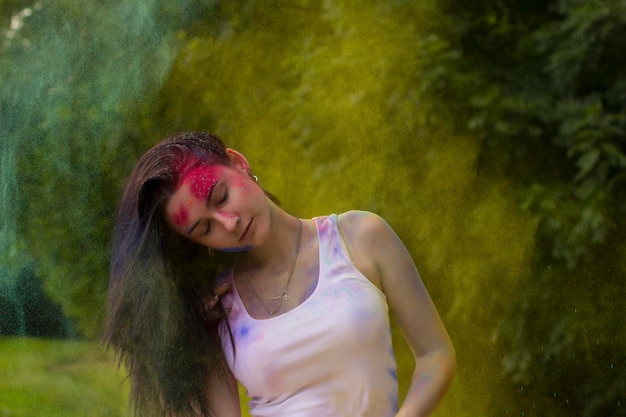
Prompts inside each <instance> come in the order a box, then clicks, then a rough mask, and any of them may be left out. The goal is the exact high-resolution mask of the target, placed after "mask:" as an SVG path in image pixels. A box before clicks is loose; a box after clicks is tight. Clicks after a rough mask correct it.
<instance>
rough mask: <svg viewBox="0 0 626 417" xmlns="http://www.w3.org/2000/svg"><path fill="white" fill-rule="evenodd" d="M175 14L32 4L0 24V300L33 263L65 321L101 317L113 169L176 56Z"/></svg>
mask: <svg viewBox="0 0 626 417" xmlns="http://www.w3.org/2000/svg"><path fill="white" fill-rule="evenodd" d="M23 3H24V2H23ZM186 6H189V5H185V3H184V2H182V3H180V4H179V5H178V6H177V7H169V8H168V6H167V5H163V4H160V3H159V2H156V1H121V2H73V1H57V2H54V3H45V2H31V3H26V4H25V5H24V6H23V7H21V8H20V7H18V6H17V5H16V6H14V7H15V8H16V9H15V10H14V11H12V13H11V14H10V15H8V14H5V15H4V16H3V23H4V25H3V26H2V28H1V30H2V38H1V43H0V44H1V48H2V49H1V50H0V68H1V69H0V82H1V85H2V91H1V93H0V94H1V96H0V99H1V101H2V106H1V115H0V118H1V120H2V122H1V124H0V138H1V140H2V144H1V151H2V154H1V156H0V158H1V159H0V161H1V165H0V169H1V170H2V171H1V174H2V176H1V178H0V193H1V197H2V201H1V202H0V208H1V211H0V233H1V234H0V249H1V252H0V253H1V261H2V265H3V266H4V268H5V269H3V274H2V277H1V279H2V286H1V288H3V289H5V290H6V291H5V292H4V293H3V297H9V298H10V297H14V293H15V291H14V290H12V289H11V288H13V287H14V286H15V285H14V281H15V279H16V278H15V277H16V276H17V274H18V272H19V271H20V270H21V269H22V268H24V267H25V265H27V264H29V263H30V262H32V261H33V260H34V261H35V262H36V264H37V274H38V275H39V276H41V277H42V278H43V279H44V282H45V286H46V288H47V290H48V292H49V293H50V294H51V295H52V296H53V298H54V299H55V300H56V301H57V302H59V303H61V304H62V305H64V307H65V310H66V313H67V314H69V315H70V316H73V317H76V316H80V315H85V314H84V313H86V312H87V311H89V308H87V311H84V310H83V309H82V308H80V307H79V305H80V304H83V305H85V304H89V303H94V304H95V305H97V306H100V307H101V306H103V302H104V300H103V299H102V296H103V294H104V293H105V288H106V279H105V277H106V268H107V264H108V246H107V245H108V236H107V235H108V234H109V233H110V232H109V230H107V229H110V227H109V226H110V218H109V217H110V214H111V212H112V210H113V208H114V201H113V200H114V198H116V194H115V193H116V192H117V190H118V182H119V179H120V178H121V177H122V176H123V175H125V173H126V169H127V164H120V163H119V162H120V159H119V158H120V157H121V156H122V155H123V154H124V153H129V152H132V142H131V141H130V140H129V138H130V137H132V135H133V131H132V125H131V121H134V119H133V118H134V114H136V113H137V111H138V109H139V108H140V107H141V106H142V103H143V101H144V100H146V99H148V100H149V97H150V95H151V94H153V93H152V92H153V91H155V89H158V87H159V85H160V84H161V81H162V79H163V77H164V75H165V74H166V73H167V71H168V69H169V66H170V64H171V62H172V60H173V57H174V56H175V49H176V41H175V34H174V30H175V28H176V27H177V25H181V24H184V21H185V14H190V13H191V14H190V15H189V16H188V17H191V16H192V15H193V13H192V10H187V9H186V8H185V7H186ZM128 126H131V128H129V127H128ZM133 156H134V155H133ZM85 276H92V277H94V279H92V280H91V281H86V280H85V279H82V278H83V277H85ZM12 294H13V295H12ZM89 294H93V296H92V297H91V299H85V297H86V296H87V297H89ZM100 310H101V308H100ZM87 315H88V316H91V317H92V318H91V321H92V322H91V323H89V324H83V323H79V326H80V327H81V328H82V330H83V331H84V332H86V333H87V334H93V333H94V330H97V327H98V324H97V321H98V320H99V319H100V318H101V317H102V312H99V313H98V314H96V315H95V316H94V315H93V314H87ZM90 328H91V329H90Z"/></svg>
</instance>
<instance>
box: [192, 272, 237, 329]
mask: <svg viewBox="0 0 626 417" xmlns="http://www.w3.org/2000/svg"><path fill="white" fill-rule="evenodd" d="M230 288H231V285H230V283H229V282H228V281H223V282H220V283H218V284H217V285H216V286H215V287H214V288H213V290H210V291H209V292H208V293H206V294H205V295H204V296H202V297H201V298H200V303H199V309H198V310H199V311H198V313H199V316H200V318H201V319H202V321H204V322H213V321H218V320H220V319H222V317H223V316H222V311H221V309H219V308H217V306H218V303H219V301H220V297H222V296H223V295H224V294H226V293H227V292H228V291H229V290H230ZM225 312H226V314H228V311H225Z"/></svg>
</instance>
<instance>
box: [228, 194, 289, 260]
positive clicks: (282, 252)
mask: <svg viewBox="0 0 626 417" xmlns="http://www.w3.org/2000/svg"><path fill="white" fill-rule="evenodd" d="M298 227H299V224H298V219H297V218H296V217H295V216H293V215H291V214H289V213H287V212H286V211H284V210H282V209H281V208H280V207H278V206H276V205H274V204H273V203H272V204H271V205H270V230H269V235H268V237H267V239H266V240H265V243H264V244H263V245H260V246H257V247H254V248H253V249H251V250H249V251H246V252H244V253H242V255H241V257H240V259H239V261H238V262H237V265H238V269H239V268H241V267H245V268H246V269H247V268H254V269H258V268H262V269H265V268H273V267H281V268H282V267H284V266H285V265H287V266H288V265H289V263H290V262H291V257H292V254H293V250H294V245H295V243H296V237H297V233H298Z"/></svg>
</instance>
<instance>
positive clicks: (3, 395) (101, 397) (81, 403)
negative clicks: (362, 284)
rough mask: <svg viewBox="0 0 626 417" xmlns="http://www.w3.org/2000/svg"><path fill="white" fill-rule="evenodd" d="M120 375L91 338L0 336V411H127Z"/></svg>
mask: <svg viewBox="0 0 626 417" xmlns="http://www.w3.org/2000/svg"><path fill="white" fill-rule="evenodd" d="M400 353H401V354H400V356H399V358H398V359H400V360H402V356H403V355H402V353H406V352H402V349H401V352H400ZM400 376H401V378H400V379H401V382H402V379H406V378H407V377H408V375H407V376H405V377H404V378H402V376H403V375H400ZM123 378H124V374H123V372H121V371H118V370H117V364H116V362H115V360H114V358H113V356H112V354H107V353H105V352H104V350H103V349H102V348H100V346H99V345H98V343H97V342H85V341H66V340H49V339H35V338H3V337H0V417H130V416H131V413H130V412H129V408H128V406H127V404H128V388H129V384H128V382H124V383H122V380H123ZM401 385H403V384H401ZM240 394H241V398H242V403H244V404H242V410H244V411H243V414H242V416H243V417H247V416H249V414H248V413H247V405H246V404H245V402H247V398H245V394H244V391H243V390H240Z"/></svg>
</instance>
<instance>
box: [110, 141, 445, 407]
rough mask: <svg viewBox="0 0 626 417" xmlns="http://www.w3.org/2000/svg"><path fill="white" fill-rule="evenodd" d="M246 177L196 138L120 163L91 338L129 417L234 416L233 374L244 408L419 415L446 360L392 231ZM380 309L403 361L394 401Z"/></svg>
mask: <svg viewBox="0 0 626 417" xmlns="http://www.w3.org/2000/svg"><path fill="white" fill-rule="evenodd" d="M257 181H258V179H257V177H256V176H254V175H253V174H252V170H251V167H250V165H249V163H248V161H247V160H246V158H245V157H244V156H243V155H242V154H241V153H239V152H237V151H235V150H233V149H229V148H225V146H224V144H223V143H222V141H221V140H220V139H219V138H218V137H216V136H214V135H211V134H207V133H201V132H186V133H181V134H177V135H174V136H172V137H170V138H168V139H166V140H165V141H163V142H162V143H160V144H158V145H156V146H155V147H154V148H152V149H150V150H149V151H148V152H147V153H146V154H145V155H144V156H143V157H142V158H141V159H140V160H139V162H138V163H137V165H136V166H135V169H134V171H133V173H132V174H131V176H130V179H129V181H128V184H127V186H126V189H125V191H124V193H123V196H122V199H121V203H120V207H119V210H118V215H117V219H116V220H117V221H116V228H115V235H114V242H113V255H112V263H111V281H110V295H109V312H108V318H107V326H106V333H105V341H106V342H107V343H108V344H110V345H112V346H113V347H114V348H115V349H116V350H117V352H118V353H119V355H120V358H121V360H123V361H124V362H125V365H126V366H127V369H128V370H129V374H130V378H131V386H132V389H131V398H132V400H133V402H134V404H135V411H136V412H137V414H138V415H142V416H143V415H165V416H209V415H211V416H219V417H230V416H237V417H238V416H240V415H241V412H240V409H239V396H238V391H237V381H239V382H240V383H241V384H242V385H243V386H244V387H245V388H246V390H247V393H248V394H249V396H250V397H251V402H250V412H251V414H252V415H253V416H272V417H281V416H284V417H305V416H307V417H309V416H310V417H313V416H315V417H319V416H325V417H360V416H361V417H365V416H372V417H387V416H388V417H393V416H398V417H400V416H426V415H429V414H430V413H431V412H432V410H433V409H434V408H435V406H436V405H437V404H438V403H439V401H440V400H441V398H442V397H443V395H444V393H445V391H446V390H447V388H448V386H449V384H450V382H451V380H452V376H453V373H454V370H455V366H456V357H455V353H454V349H453V347H452V344H451V342H450V339H449V337H448V335H447V332H446V330H445V328H444V326H443V324H442V322H441V319H440V318H439V315H438V314H437V311H436V309H435V307H434V305H433V303H432V301H431V299H430V297H429V295H428V293H427V291H426V289H425V287H424V285H423V283H422V280H421V279H420V276H419V274H418V272H417V270H416V268H415V266H414V264H413V261H412V260H411V257H410V255H409V253H408V252H407V250H406V248H405V246H404V245H403V243H402V242H401V241H400V239H399V238H398V236H397V235H396V234H395V233H394V232H393V230H391V228H390V227H389V226H388V225H387V224H386V223H385V221H384V220H383V219H381V218H380V217H378V216H377V215H375V214H372V213H368V212H362V211H350V212H347V213H343V214H340V215H338V216H337V215H330V216H323V217H316V218H313V219H299V218H296V217H294V216H292V215H290V214H289V213H287V212H285V211H284V210H283V209H281V208H280V207H279V206H278V205H277V204H276V203H275V202H274V201H275V200H274V199H273V198H272V197H271V196H270V195H268V194H267V193H266V192H264V190H263V189H262V188H261V187H260V186H259V185H258V182H257ZM218 273H219V276H218ZM211 290H214V291H215V292H211ZM207 294H209V295H208V296H207ZM220 295H221V297H220ZM389 308H390V310H391V312H392V314H393V315H394V316H395V318H396V320H397V322H398V324H399V326H400V327H401V329H402V331H403V334H404V335H405V337H406V340H407V342H408V344H409V345H410V347H411V349H412V351H413V353H414V355H415V370H414V374H413V379H412V384H411V387H410V389H409V392H408V394H407V396H406V398H405V400H404V401H403V403H402V406H401V407H399V408H398V404H397V403H398V394H397V392H398V391H397V378H396V363H395V359H394V354H393V349H392V346H391V332H390V326H389V319H388V309H389ZM214 312H218V313H220V314H219V315H220V318H219V319H217V320H214V319H212V318H211V315H212V313H214ZM207 315H208V316H209V317H208V318H207Z"/></svg>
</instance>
